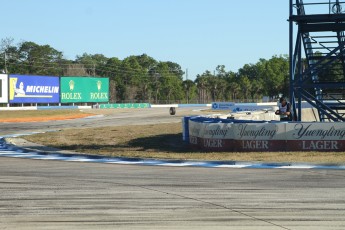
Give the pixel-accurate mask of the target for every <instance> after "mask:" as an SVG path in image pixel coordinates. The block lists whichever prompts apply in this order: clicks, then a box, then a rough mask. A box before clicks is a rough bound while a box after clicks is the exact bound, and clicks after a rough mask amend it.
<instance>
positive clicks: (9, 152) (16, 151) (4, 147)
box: [0, 133, 345, 170]
mask: <svg viewBox="0 0 345 230" xmlns="http://www.w3.org/2000/svg"><path fill="white" fill-rule="evenodd" d="M31 134H32V133H31ZM22 135H23V134H22ZM22 135H19V134H18V135H11V137H18V136H22ZM24 135H30V134H24ZM0 157H12V158H24V159H34V160H57V161H67V162H89V163H105V164H121V165H143V166H169V167H202V168H233V169H235V168H236V169H241V168H246V169H248V168H250V169H327V170H345V165H335V164H329V165H317V164H302V163H262V162H241V161H192V160H190V161H184V160H157V159H143V158H122V157H114V158H109V157H103V156H96V155H84V154H63V153H57V152H45V151H33V150H28V149H25V148H21V147H18V146H15V145H12V144H8V143H6V141H5V139H4V137H0Z"/></svg>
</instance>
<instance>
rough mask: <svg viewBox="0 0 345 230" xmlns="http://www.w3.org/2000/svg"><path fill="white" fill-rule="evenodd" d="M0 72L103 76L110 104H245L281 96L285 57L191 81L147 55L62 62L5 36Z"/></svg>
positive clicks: (53, 53) (50, 51)
mask: <svg viewBox="0 0 345 230" xmlns="http://www.w3.org/2000/svg"><path fill="white" fill-rule="evenodd" d="M229 62H231V57H230V55H229ZM0 70H2V72H4V73H9V74H28V75H49V76H99V77H109V79H110V101H111V102H150V103H165V102H166V103H209V102H213V101H236V102H237V101H243V102H248V101H258V100H260V99H262V97H263V96H269V97H270V98H274V97H277V96H278V94H284V95H287V94H288V88H289V60H288V57H287V56H286V55H280V56H273V57H271V58H270V59H268V60H266V59H260V60H259V61H258V62H257V63H255V64H245V65H244V66H243V67H242V68H240V69H239V70H238V72H232V71H227V70H226V68H225V65H218V66H217V67H216V69H215V71H213V72H211V71H209V70H206V71H205V72H204V73H201V74H198V75H197V76H194V77H195V80H189V79H186V80H184V79H183V76H184V74H185V72H184V71H183V70H182V68H181V66H180V65H179V64H178V63H175V62H172V61H158V60H155V59H154V58H153V57H150V56H148V55H147V54H142V55H132V56H129V57H126V58H124V59H123V60H120V59H119V58H117V57H110V58H108V57H105V56H104V55H103V54H87V53H84V54H82V55H78V56H76V58H75V59H74V60H68V59H66V58H64V56H63V52H61V51H58V50H56V49H54V48H53V47H51V46H49V45H39V44H36V43H34V42H30V41H24V42H21V43H19V44H14V40H13V39H12V38H5V39H2V40H1V44H0Z"/></svg>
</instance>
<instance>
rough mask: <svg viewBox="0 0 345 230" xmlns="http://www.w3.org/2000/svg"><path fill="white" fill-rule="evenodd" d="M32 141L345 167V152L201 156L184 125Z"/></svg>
mask: <svg viewBox="0 0 345 230" xmlns="http://www.w3.org/2000/svg"><path fill="white" fill-rule="evenodd" d="M24 138H25V139H27V140H28V141H31V142H35V143H39V144H43V145H46V146H50V147H55V148H59V149H63V150H69V151H75V152H80V153H91V154H97V155H104V156H110V157H141V158H159V159H182V160H235V161H263V162H310V163H328V164H345V152H201V151H196V150H191V149H190V148H189V147H188V145H186V144H185V143H184V142H183V141H182V125H181V124H155V125H142V126H139V125H138V126H126V127H103V128H90V129H67V130H63V131H60V132H57V133H56V132H54V133H45V134H35V135H32V136H26V137H24Z"/></svg>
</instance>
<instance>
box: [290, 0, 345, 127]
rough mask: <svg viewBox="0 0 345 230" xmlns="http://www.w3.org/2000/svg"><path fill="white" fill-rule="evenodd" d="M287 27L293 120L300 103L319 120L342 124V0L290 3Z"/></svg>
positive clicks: (344, 10) (344, 64) (344, 20)
mask: <svg viewBox="0 0 345 230" xmlns="http://www.w3.org/2000/svg"><path fill="white" fill-rule="evenodd" d="M289 25H290V33H289V36H290V44H289V46H290V49H289V56H290V100H291V104H292V108H293V111H294V114H295V115H296V118H297V120H298V121H301V119H302V112H301V111H302V100H303V101H307V102H308V103H309V104H311V105H312V106H313V107H314V108H316V109H317V111H318V115H319V118H320V121H322V122H324V121H342V122H344V121H345V32H344V31H345V1H340V0H328V1H327V0H290V17H289ZM296 28H297V29H296Z"/></svg>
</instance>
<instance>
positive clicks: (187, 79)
mask: <svg viewBox="0 0 345 230" xmlns="http://www.w3.org/2000/svg"><path fill="white" fill-rule="evenodd" d="M186 80H188V68H187V69H186Z"/></svg>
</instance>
